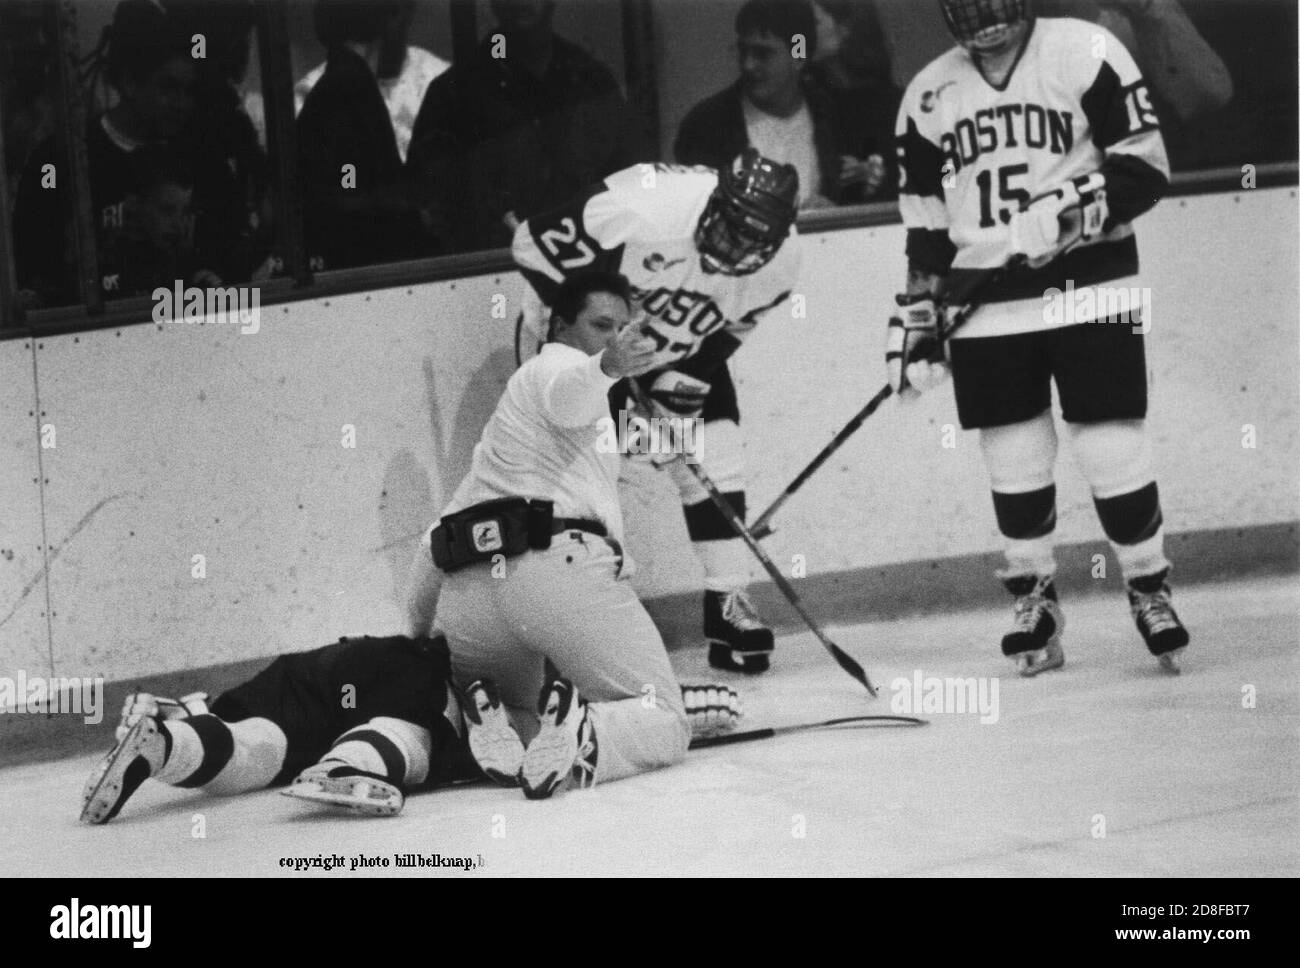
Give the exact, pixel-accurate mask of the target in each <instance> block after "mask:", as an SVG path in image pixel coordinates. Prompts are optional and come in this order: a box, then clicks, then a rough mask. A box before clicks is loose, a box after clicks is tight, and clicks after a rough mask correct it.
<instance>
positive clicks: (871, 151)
mask: <svg viewBox="0 0 1300 968" xmlns="http://www.w3.org/2000/svg"><path fill="white" fill-rule="evenodd" d="M813 12H814V13H815V14H816V15H817V57H816V59H815V60H814V61H813V62H812V64H810V65H809V67H808V76H809V79H810V80H811V81H812V82H813V83H814V84H816V85H817V86H818V87H820V88H821V90H822V91H823V92H824V93H825V95H826V99H827V101H828V102H829V104H830V107H831V110H832V117H833V119H834V120H833V125H832V126H833V129H834V130H835V132H836V133H837V136H838V137H839V139H840V144H841V147H842V149H843V150H844V153H843V154H842V155H841V156H840V183H841V184H842V185H843V186H844V191H843V194H842V196H841V197H840V199H839V201H840V202H841V203H843V202H869V201H870V202H875V201H881V200H884V199H890V198H895V197H897V195H898V189H897V184H898V158H897V151H896V150H895V147H894V121H895V119H896V118H897V117H898V107H899V104H900V103H901V102H902V99H903V92H902V91H900V90H899V88H898V86H897V85H896V84H895V83H894V78H893V68H892V65H891V63H890V57H889V47H888V45H887V44H886V42H885V32H884V28H883V27H882V26H881V23H880V15H879V14H878V13H877V12H876V4H875V0H816V2H815V3H814V4H813Z"/></svg>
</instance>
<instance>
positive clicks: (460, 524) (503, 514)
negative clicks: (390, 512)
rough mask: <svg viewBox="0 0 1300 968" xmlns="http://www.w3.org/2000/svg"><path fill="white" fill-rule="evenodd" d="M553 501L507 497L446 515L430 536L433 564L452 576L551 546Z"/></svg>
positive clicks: (553, 513)
mask: <svg viewBox="0 0 1300 968" xmlns="http://www.w3.org/2000/svg"><path fill="white" fill-rule="evenodd" d="M554 521H555V504H554V502H552V501H530V500H527V499H525V498H522V497H506V498H501V499H499V500H496V501H485V502H484V503H482V504H475V505H474V506H473V507H469V508H465V510H463V511H457V512H456V513H455V514H449V515H447V516H446V517H445V518H443V519H442V520H441V521H439V522H438V526H437V527H436V528H434V529H433V532H432V533H431V534H430V535H429V547H430V549H431V550H432V551H433V563H434V564H435V565H437V566H438V567H439V568H441V569H442V570H443V571H446V572H452V571H456V570H457V569H460V568H464V567H465V566H467V565H474V564H478V563H479V562H481V561H491V560H492V559H493V558H494V557H495V556H497V555H503V556H505V557H506V558H513V557H515V555H522V554H523V553H524V552H525V551H542V550H545V549H546V548H549V547H550V546H551V535H552V533H553V524H554Z"/></svg>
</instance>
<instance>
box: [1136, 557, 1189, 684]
mask: <svg viewBox="0 0 1300 968" xmlns="http://www.w3.org/2000/svg"><path fill="white" fill-rule="evenodd" d="M1168 575H1169V569H1168V568H1163V569H1161V570H1160V571H1158V572H1156V573H1155V574H1154V575H1141V576H1139V577H1137V578H1130V579H1129V581H1128V603H1129V608H1130V609H1132V611H1133V621H1134V622H1135V623H1136V624H1137V627H1138V631H1139V632H1141V633H1142V640H1143V641H1144V642H1146V644H1147V648H1148V649H1149V650H1150V651H1151V654H1152V655H1154V656H1155V657H1156V659H1157V661H1159V663H1160V668H1161V669H1163V670H1164V671H1165V672H1169V673H1173V674H1175V675H1177V674H1178V673H1179V672H1181V671H1182V670H1181V669H1180V668H1179V658H1180V657H1181V656H1182V654H1183V650H1184V649H1186V648H1187V643H1188V642H1189V641H1191V637H1190V636H1189V635H1188V634H1187V629H1186V628H1184V627H1183V623H1182V622H1180V621H1179V619H1178V613H1177V612H1175V611H1174V607H1173V606H1172V605H1171V604H1170V603H1169V599H1170V597H1171V593H1170V591H1169V586H1168V585H1166V584H1165V578H1167V577H1168Z"/></svg>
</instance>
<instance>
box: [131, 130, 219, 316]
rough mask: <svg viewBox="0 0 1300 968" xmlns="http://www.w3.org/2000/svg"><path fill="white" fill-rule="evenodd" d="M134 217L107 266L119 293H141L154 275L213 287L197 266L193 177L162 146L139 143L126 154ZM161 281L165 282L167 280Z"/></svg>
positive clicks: (212, 277) (214, 281)
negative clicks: (141, 146)
mask: <svg viewBox="0 0 1300 968" xmlns="http://www.w3.org/2000/svg"><path fill="white" fill-rule="evenodd" d="M131 169H132V181H133V185H132V190H131V198H132V205H133V208H134V210H135V217H134V218H133V219H132V223H131V225H130V227H129V229H128V230H127V231H125V232H124V233H123V235H122V239H121V242H120V244H119V245H118V246H117V249H116V257H117V259H118V260H119V262H118V264H117V265H116V266H114V267H112V268H113V270H114V271H115V272H117V273H118V275H119V278H120V280H121V282H120V285H121V289H122V292H123V293H129V294H131V295H146V294H148V293H150V292H152V291H153V290H154V289H155V288H156V286H157V285H158V284H159V282H160V280H183V281H184V283H185V284H187V285H194V286H199V287H204V288H206V287H208V286H218V285H220V284H221V281H222V280H221V279H220V278H219V277H218V276H217V275H216V273H214V272H212V271H211V270H208V269H203V268H201V267H200V264H199V260H198V259H197V258H196V253H195V246H194V231H195V219H194V209H193V198H194V179H193V174H192V172H190V171H189V170H188V169H187V168H186V167H184V166H182V165H178V164H176V160H175V157H174V156H173V155H171V154H170V153H168V152H166V151H158V150H155V149H151V148H144V149H142V150H140V151H138V152H136V153H135V154H134V155H132V157H131ZM167 285H169V286H170V285H171V283H170V282H168V283H167Z"/></svg>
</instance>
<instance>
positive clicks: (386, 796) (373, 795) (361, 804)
mask: <svg viewBox="0 0 1300 968" xmlns="http://www.w3.org/2000/svg"><path fill="white" fill-rule="evenodd" d="M280 793H281V794H282V795H283V796H286V797H293V798H294V799H295V800H306V801H308V802H309V803H317V804H320V805H322V806H327V807H340V808H342V809H344V810H351V811H353V812H354V813H361V814H365V815H366V816H370V817H391V816H393V815H394V814H396V813H397V812H398V811H399V810H401V809H402V802H403V799H404V798H403V797H402V793H401V791H400V790H398V789H397V787H395V786H392V785H391V784H388V783H383V782H381V781H378V780H359V781H358V780H344V781H333V782H330V781H326V782H323V783H322V782H320V781H315V780H313V781H309V782H306V783H295V784H293V785H292V786H290V787H289V788H288V789H285V790H281V791H280Z"/></svg>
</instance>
